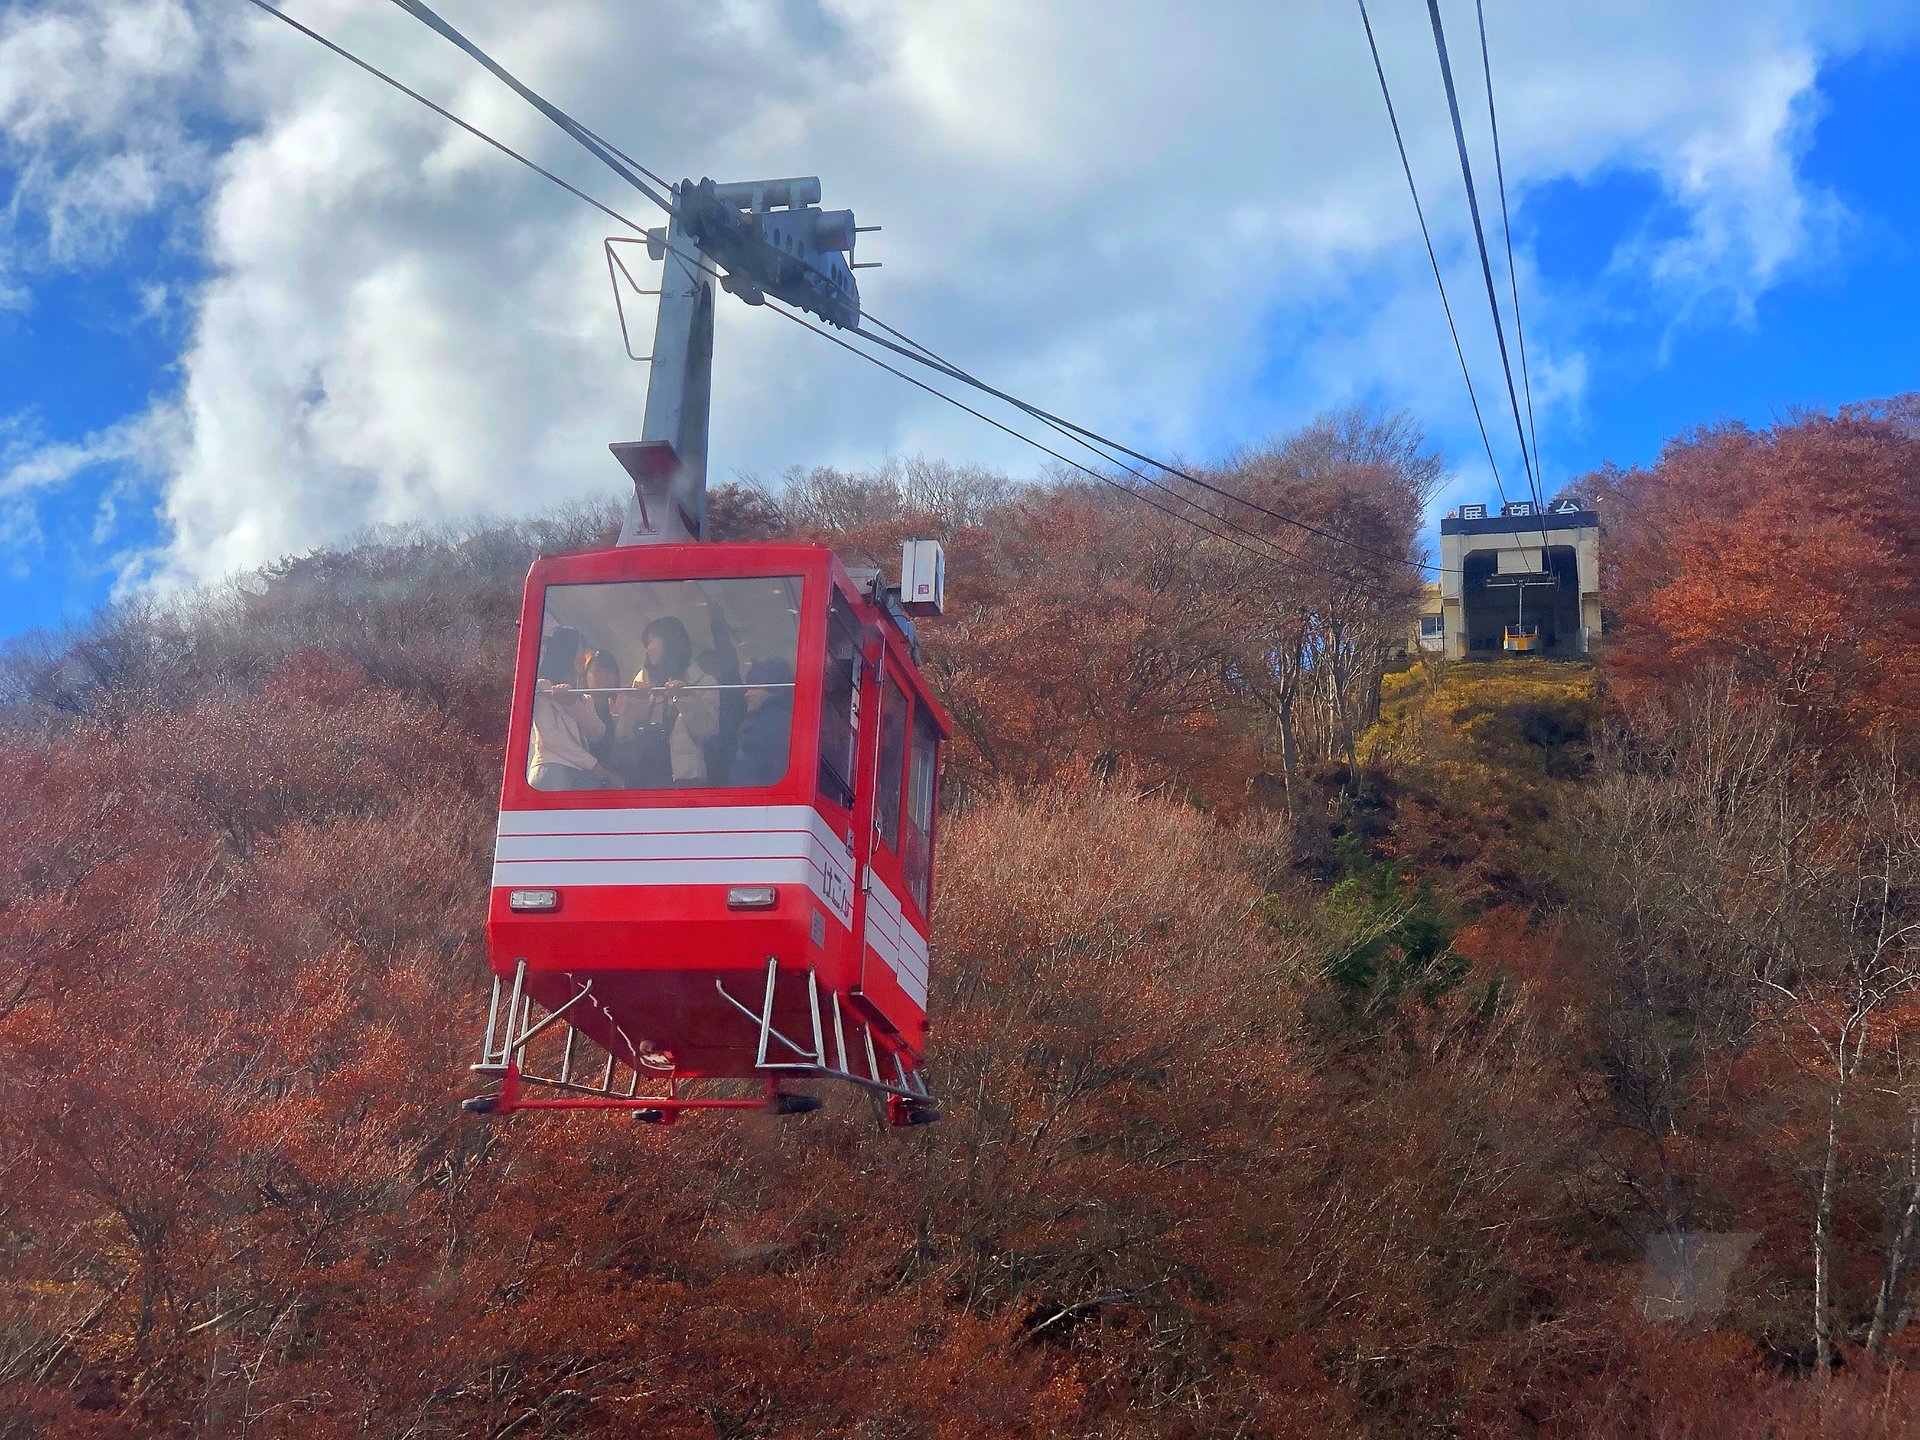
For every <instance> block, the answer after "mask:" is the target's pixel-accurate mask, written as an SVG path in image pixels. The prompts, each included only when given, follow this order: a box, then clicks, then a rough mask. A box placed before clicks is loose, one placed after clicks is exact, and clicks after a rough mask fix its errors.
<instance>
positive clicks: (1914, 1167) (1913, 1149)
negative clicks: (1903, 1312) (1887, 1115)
mask: <svg viewBox="0 0 1920 1440" xmlns="http://www.w3.org/2000/svg"><path fill="white" fill-rule="evenodd" d="M1905 1184H1906V1191H1907V1199H1906V1204H1905V1205H1903V1206H1901V1208H1900V1220H1899V1223H1898V1224H1897V1225H1895V1227H1894V1232H1893V1238H1892V1240H1891V1241H1890V1242H1889V1243H1888V1245H1887V1258H1886V1261H1885V1263H1884V1264H1883V1265H1882V1266H1881V1267H1880V1293H1879V1294H1878V1295H1876V1296H1875V1297H1874V1301H1873V1324H1872V1325H1870V1326H1869V1327H1868V1328H1867V1353H1868V1354H1869V1355H1878V1354H1879V1353H1880V1347H1881V1346H1882V1345H1884V1344H1886V1341H1887V1333H1888V1329H1889V1327H1890V1326H1891V1324H1892V1322H1893V1307H1894V1303H1895V1300H1896V1297H1897V1296H1898V1295H1899V1293H1900V1281H1901V1278H1902V1277H1903V1276H1904V1275H1905V1273H1906V1269H1907V1257H1908V1256H1909V1255H1911V1254H1912V1253H1913V1239H1914V1232H1915V1231H1916V1229H1920V1109H1916V1110H1914V1111H1913V1112H1912V1113H1911V1114H1910V1115H1908V1117H1907V1173H1906V1177H1905Z"/></svg>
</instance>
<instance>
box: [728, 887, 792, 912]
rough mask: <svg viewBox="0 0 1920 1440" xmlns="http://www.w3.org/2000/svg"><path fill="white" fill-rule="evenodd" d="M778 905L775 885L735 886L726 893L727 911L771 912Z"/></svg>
mask: <svg viewBox="0 0 1920 1440" xmlns="http://www.w3.org/2000/svg"><path fill="white" fill-rule="evenodd" d="M779 903H780V889H779V887H778V886H776V885H735V886H733V887H732V888H731V889H729V890H728V891H727V909H729V910H771V909H773V907H774V906H775V905H777V904H779Z"/></svg>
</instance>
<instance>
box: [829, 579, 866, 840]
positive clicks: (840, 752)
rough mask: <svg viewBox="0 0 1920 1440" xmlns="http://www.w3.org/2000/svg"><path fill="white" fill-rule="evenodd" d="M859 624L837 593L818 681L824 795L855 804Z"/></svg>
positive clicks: (841, 803)
mask: <svg viewBox="0 0 1920 1440" xmlns="http://www.w3.org/2000/svg"><path fill="white" fill-rule="evenodd" d="M859 659H860V626H859V624H858V623H857V622H856V621H855V620H854V618H853V611H852V610H851V609H850V608H849V607H848V605H847V602H846V600H845V599H843V598H842V597H841V595H840V592H839V591H838V590H836V591H834V592H833V598H832V599H831V600H830V601H829V602H828V607H827V655H826V664H825V667H824V670H823V673H822V675H821V681H820V796H821V798H822V799H824V800H830V801H832V802H833V803H834V804H835V805H839V806H841V807H842V808H844V809H848V810H851V809H852V808H853V775H854V753H855V736H856V735H857V734H858V733H859V720H860V665H859Z"/></svg>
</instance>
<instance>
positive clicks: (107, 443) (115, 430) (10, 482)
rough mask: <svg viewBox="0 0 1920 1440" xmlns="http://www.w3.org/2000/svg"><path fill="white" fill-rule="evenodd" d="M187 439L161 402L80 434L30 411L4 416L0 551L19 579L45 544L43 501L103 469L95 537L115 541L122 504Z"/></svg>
mask: <svg viewBox="0 0 1920 1440" xmlns="http://www.w3.org/2000/svg"><path fill="white" fill-rule="evenodd" d="M181 440H182V432H181V428H180V424H179V416H178V414H177V413H176V412H174V411H173V410H171V409H169V408H167V407H165V406H155V407H153V408H152V409H150V410H147V411H145V412H143V413H141V414H138V415H134V416H130V417H129V418H127V419H125V420H122V421H120V422H118V423H117V424H113V425H109V426H106V427H105V428H103V429H101V430H98V431H96V432H94V433H93V434H91V435H88V436H86V437H85V438H84V439H81V440H77V441H69V440H57V439H53V438H50V437H49V436H48V435H47V434H46V432H45V430H44V428H43V427H42V426H41V425H40V423H39V422H38V420H37V419H36V418H35V417H34V416H33V415H32V414H31V413H30V412H24V411H23V412H17V413H15V414H12V415H6V416H0V555H4V556H6V559H7V564H8V566H9V569H10V571H11V573H12V574H13V576H14V578H15V579H24V578H25V576H26V575H27V574H28V573H29V572H30V570H31V564H30V562H31V561H32V560H33V559H35V558H37V557H38V555H39V554H40V552H41V551H42V550H43V549H44V547H45V539H46V537H45V534H44V532H43V531H42V528H41V524H40V511H39V502H40V501H41V499H42V498H43V497H44V496H46V495H47V494H48V493H50V492H52V491H55V490H61V489H64V488H65V487H67V486H69V485H71V484H73V483H74V482H75V481H77V480H78V479H80V478H81V477H82V476H87V475H94V474H99V473H102V472H104V473H105V475H106V476H107V480H106V484H105V487H104V489H103V491H102V493H101V496H100V499H99V501H98V504H97V506H96V511H95V516H94V524H93V527H92V540H93V543H94V544H95V545H97V546H110V545H112V544H113V542H114V539H115V532H116V530H117V528H118V524H119V519H120V507H121V505H123V504H124V503H125V502H126V501H127V500H129V499H130V498H132V497H133V496H134V494H135V493H137V491H138V490H139V489H140V488H141V487H142V485H143V484H144V485H149V486H150V485H151V484H153V483H154V482H156V481H157V480H159V479H160V477H162V476H163V475H165V473H166V471H167V468H168V465H169V463H170V461H171V459H172V457H173V456H174V455H175V454H177V453H178V451H179V449H180V445H181Z"/></svg>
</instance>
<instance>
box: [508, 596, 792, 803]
mask: <svg viewBox="0 0 1920 1440" xmlns="http://www.w3.org/2000/svg"><path fill="white" fill-rule="evenodd" d="M800 590H801V579H800V577H799V576H797V575H771V576H759V577H754V578H751V579H731V580H706V579H702V580H632V581H620V582H612V583H599V584H587V585H552V586H549V587H548V588H547V592H546V603H545V610H544V613H543V619H542V623H541V627H540V634H541V641H540V673H539V677H538V680H537V681H536V683H535V685H534V689H533V699H532V712H533V713H532V715H531V717H530V725H531V729H532V734H531V737H530V743H529V745H528V747H527V783H528V784H530V785H532V786H533V788H534V789H536V790H665V789H714V788H718V787H720V786H764V785H772V784H775V783H777V782H778V781H779V780H781V779H782V778H783V777H784V776H785V775H786V773H787V764H788V751H789V749H790V748H791V747H790V744H789V742H790V740H791V738H792V733H793V678H794V656H795V653H796V649H797V645H798V641H799V632H800Z"/></svg>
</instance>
